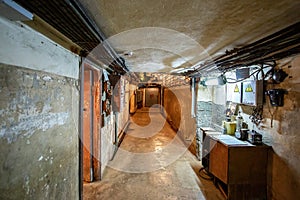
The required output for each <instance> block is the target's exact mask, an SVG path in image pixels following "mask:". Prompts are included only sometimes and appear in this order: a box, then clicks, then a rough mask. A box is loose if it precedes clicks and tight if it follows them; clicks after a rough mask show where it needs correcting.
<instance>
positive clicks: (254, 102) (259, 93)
mask: <svg viewBox="0 0 300 200" xmlns="http://www.w3.org/2000/svg"><path fill="white" fill-rule="evenodd" d="M242 89H243V92H242V103H243V104H247V105H251V106H258V105H262V104H263V80H259V81H256V80H253V81H245V82H243V84H242Z"/></svg>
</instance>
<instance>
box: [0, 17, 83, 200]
mask: <svg viewBox="0 0 300 200" xmlns="http://www.w3.org/2000/svg"><path fill="white" fill-rule="evenodd" d="M0 41H1V48H0V152H1V154H0V177H1V180H0V199H8V200H9V199H79V158H78V155H79V147H78V141H79V140H78V118H79V115H78V113H79V110H78V108H79V104H78V103H79V91H78V90H79V89H78V88H79V87H78V69H79V58H78V56H76V55H74V54H72V53H71V52H69V51H67V50H65V49H63V48H62V47H60V46H59V45H57V44H55V43H54V42H52V41H51V40H49V39H48V38H46V37H44V36H42V35H40V34H39V33H37V32H35V31H33V30H32V29H30V28H29V27H27V26H26V25H24V24H22V23H18V22H11V21H8V20H6V19H3V18H0Z"/></svg>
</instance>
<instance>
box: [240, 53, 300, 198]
mask: <svg viewBox="0 0 300 200" xmlns="http://www.w3.org/2000/svg"><path fill="white" fill-rule="evenodd" d="M277 63H278V65H279V66H282V69H283V70H284V71H285V72H287V73H288V74H289V76H290V78H286V79H285V80H284V81H283V82H282V83H280V84H275V85H274V84H268V85H267V89H274V88H282V89H285V90H287V92H288V93H287V94H285V95H284V106H283V107H278V108H276V107H272V106H270V103H269V97H268V96H266V102H265V104H264V108H263V117H264V120H263V123H261V124H260V125H259V126H253V124H252V123H251V121H250V120H249V114H250V113H249V111H247V107H245V106H243V107H241V108H240V109H241V111H243V119H244V120H246V121H247V123H248V124H249V127H250V128H251V129H252V127H254V130H256V131H258V132H259V133H261V134H262V135H263V141H264V142H265V143H266V144H268V145H270V146H272V149H273V151H272V153H271V154H270V159H269V168H270V169H269V176H268V192H269V195H268V196H269V197H271V198H272V199H300V190H299V188H300V168H299V166H300V132H299V130H300V123H299V116H300V110H299V109H300V56H296V57H293V58H288V59H285V60H281V61H278V62H277ZM289 66H290V67H289ZM271 115H273V125H272V126H271V118H272V117H271Z"/></svg>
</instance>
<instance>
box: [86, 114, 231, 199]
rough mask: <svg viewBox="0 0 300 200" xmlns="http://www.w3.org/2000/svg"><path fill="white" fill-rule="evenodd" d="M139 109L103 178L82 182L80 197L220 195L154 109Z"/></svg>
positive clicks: (206, 197) (196, 197) (173, 197)
mask: <svg viewBox="0 0 300 200" xmlns="http://www.w3.org/2000/svg"><path fill="white" fill-rule="evenodd" d="M144 111H145V110H139V111H138V112H137V113H136V114H135V115H134V116H132V117H131V122H132V123H131V124H130V126H129V128H128V131H127V133H126V136H125V138H124V140H123V142H122V144H121V146H120V148H119V150H118V152H117V154H116V156H115V158H114V160H113V161H112V162H110V163H109V166H108V167H107V168H106V170H105V172H104V175H103V179H102V181H98V182H93V183H85V184H84V186H83V197H84V200H89V199H93V200H94V199H103V200H106V199H109V200H114V199H118V200H120V199H121V200H126V199H128V200H136V199H148V200H158V199H167V200H173V199H174V200H175V199H176V200H179V199H180V200H181V199H186V200H191V199H199V200H200V199H208V200H224V199H225V198H224V197H223V196H222V194H221V192H220V191H219V190H218V189H217V188H216V187H215V186H214V184H213V183H212V181H210V180H205V179H203V178H201V177H200V176H199V169H200V168H201V163H200V161H198V160H197V159H196V157H195V156H194V155H192V154H191V153H190V152H189V151H188V150H187V148H186V147H185V146H184V145H183V144H182V142H181V141H180V140H179V138H177V137H176V133H175V132H174V131H173V130H172V129H171V127H170V126H169V124H168V123H165V120H164V118H163V117H162V116H161V114H160V113H159V112H155V110H152V112H149V113H150V114H148V112H144Z"/></svg>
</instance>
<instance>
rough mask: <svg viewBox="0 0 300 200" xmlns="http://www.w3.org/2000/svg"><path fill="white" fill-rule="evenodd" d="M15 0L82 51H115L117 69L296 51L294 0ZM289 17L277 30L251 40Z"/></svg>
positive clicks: (186, 66) (185, 65)
mask: <svg viewBox="0 0 300 200" xmlns="http://www.w3.org/2000/svg"><path fill="white" fill-rule="evenodd" d="M16 1H17V2H18V3H20V4H21V5H22V6H24V7H25V8H26V9H29V10H30V11H31V12H33V13H34V14H36V15H37V16H39V17H40V18H42V19H43V20H45V21H46V22H47V23H49V24H50V25H52V26H53V27H54V28H56V29H58V30H59V31H60V32H62V33H63V34H64V35H66V36H67V37H68V38H70V39H71V40H72V41H73V42H74V43H76V44H77V45H79V46H80V47H82V48H83V50H85V52H86V54H88V55H85V56H89V55H93V56H92V57H93V58H95V59H102V60H105V59H106V57H110V56H112V57H113V58H114V59H115V58H117V59H116V61H117V62H115V63H114V65H113V66H114V67H113V69H114V70H119V71H120V72H121V71H124V70H123V69H118V68H117V67H118V66H122V67H123V68H124V66H125V71H128V69H129V71H132V72H175V73H176V72H177V73H181V74H182V73H186V71H187V70H190V71H196V72H199V71H201V69H202V67H203V66H204V67H205V66H206V68H207V67H208V65H207V64H206V63H210V62H212V63H221V61H222V64H223V65H219V66H213V67H215V68H218V67H219V68H220V67H224V68H227V67H228V66H229V65H231V64H236V65H239V64H240V65H242V64H245V63H246V64H251V63H253V60H254V61H255V60H257V57H262V56H265V55H270V56H269V57H271V58H274V56H273V55H275V54H276V55H277V54H278V52H281V50H282V49H285V50H288V52H285V54H284V56H286V55H290V54H293V53H295V52H300V46H299V45H300V41H299V40H300V31H299V29H300V23H299V22H300V12H299V10H300V1H295V0H264V1H262V0H252V1H240V0H127V1H124V0H113V1H112V0H52V1H40V0H16ZM293 24H297V25H296V26H293V27H292V29H288V31H284V32H283V33H284V34H282V33H279V34H277V35H275V36H274V37H271V38H269V39H268V41H267V42H259V45H257V44H258V43H255V41H258V40H261V39H262V38H265V37H267V36H269V35H270V34H272V33H275V32H278V31H280V30H282V29H284V28H286V27H288V26H290V25H293ZM84 26H86V27H84ZM275 41H276V43H274V42H275ZM252 44H255V45H252ZM249 45H250V47H251V48H248V49H243V48H244V47H247V46H248V47H249ZM280 45H281V46H280ZM99 46H100V48H99ZM277 47H278V48H277ZM279 47H280V48H279ZM287 47H289V48H287ZM258 48H260V49H261V50H259V51H258V50H256V51H254V49H258ZM99 49H100V50H99ZM235 49H241V50H240V51H233V50H235ZM249 49H251V51H249ZM273 49H274V50H276V52H275V51H274V52H272V50H273ZM228 52H231V53H230V54H228ZM232 52H233V53H236V52H237V53H236V54H237V55H240V57H242V58H246V57H245V56H246V55H247V58H248V57H249V55H250V56H251V55H252V54H254V53H255V56H254V57H253V56H252V57H251V59H252V60H249V62H248V61H247V60H245V59H244V60H241V59H235V58H233V57H232V55H231V54H232ZM99 53H100V54H101V55H102V57H101V56H99V55H98V58H97V54H99ZM226 54H227V55H228V56H229V58H230V59H229V61H230V62H229V61H228V59H227V58H226ZM103 55H105V56H104V57H103ZM224 55H225V58H226V59H227V60H226V59H225V60H224V59H223V58H224ZM277 57H280V56H277ZM219 58H222V59H223V60H222V59H221V60H220V59H219ZM124 61H125V62H124ZM219 61H220V62H219ZM225 61H226V62H225ZM104 62H105V61H104ZM108 62H111V60H109V61H108ZM224 63H225V64H226V65H224ZM204 67H203V68H204ZM127 68H128V69H127Z"/></svg>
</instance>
